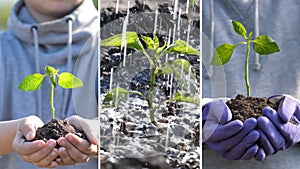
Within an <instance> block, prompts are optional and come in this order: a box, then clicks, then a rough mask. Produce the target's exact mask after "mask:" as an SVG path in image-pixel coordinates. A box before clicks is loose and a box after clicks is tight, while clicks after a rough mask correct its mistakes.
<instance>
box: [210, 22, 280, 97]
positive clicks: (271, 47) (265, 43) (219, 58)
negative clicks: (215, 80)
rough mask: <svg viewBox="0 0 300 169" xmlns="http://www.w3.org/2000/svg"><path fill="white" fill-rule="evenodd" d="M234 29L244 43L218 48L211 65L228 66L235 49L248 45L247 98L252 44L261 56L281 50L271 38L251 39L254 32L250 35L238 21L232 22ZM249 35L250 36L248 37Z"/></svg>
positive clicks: (246, 66) (224, 45)
mask: <svg viewBox="0 0 300 169" xmlns="http://www.w3.org/2000/svg"><path fill="white" fill-rule="evenodd" d="M231 23H232V27H233V29H234V31H235V32H236V33H237V34H239V35H241V36H242V37H243V38H244V40H245V41H244V42H239V43H236V44H230V43H225V44H222V45H220V46H218V47H217V48H216V52H214V55H213V58H212V61H211V64H212V65H215V66H221V65H224V64H226V63H227V62H228V61H229V60H230V58H231V56H232V53H233V51H234V49H235V48H236V47H238V46H240V45H246V46H247V51H246V59H245V82H246V89H247V96H250V83H249V66H248V60H249V55H250V51H251V43H253V49H254V51H255V52H256V53H258V54H260V55H269V54H272V53H275V52H280V49H279V47H278V45H277V43H276V42H275V41H274V40H273V39H272V38H271V37H269V36H266V35H260V36H258V37H256V38H255V39H251V37H252V32H250V33H249V34H248V33H247V30H246V29H245V27H244V25H243V24H242V23H240V22H238V21H234V20H232V21H231ZM247 34H248V35H247Z"/></svg>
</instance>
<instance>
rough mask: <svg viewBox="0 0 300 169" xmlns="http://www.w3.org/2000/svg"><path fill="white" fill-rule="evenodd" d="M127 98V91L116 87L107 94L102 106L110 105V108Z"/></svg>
mask: <svg viewBox="0 0 300 169" xmlns="http://www.w3.org/2000/svg"><path fill="white" fill-rule="evenodd" d="M128 97H129V91H128V90H126V89H124V88H121V87H117V88H113V89H112V90H111V92H108V93H107V94H106V95H105V97H104V100H103V104H104V105H109V104H112V105H111V106H118V105H119V104H120V103H121V102H122V101H124V100H126V99H127V98H128Z"/></svg>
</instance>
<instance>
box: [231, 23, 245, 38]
mask: <svg viewBox="0 0 300 169" xmlns="http://www.w3.org/2000/svg"><path fill="white" fill-rule="evenodd" d="M231 23H232V26H233V29H234V31H235V32H236V33H238V34H239V35H242V36H243V37H244V38H245V39H246V37H247V36H246V35H247V31H246V28H245V27H244V25H243V24H242V23H240V22H238V21H234V20H231Z"/></svg>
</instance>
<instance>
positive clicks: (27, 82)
mask: <svg viewBox="0 0 300 169" xmlns="http://www.w3.org/2000/svg"><path fill="white" fill-rule="evenodd" d="M45 71H46V73H45V74H39V73H34V74H30V75H28V76H26V77H25V78H24V79H23V80H22V82H21V83H20V84H19V87H18V88H19V89H20V90H24V91H27V92H30V91H35V90H38V89H39V88H40V87H41V85H42V83H43V81H44V79H45V77H47V76H48V77H49V78H50V82H51V93H50V106H51V108H52V119H54V118H55V108H54V103H53V102H54V88H55V87H56V86H57V84H58V85H59V86H61V87H62V88H66V89H72V88H77V87H82V86H83V83H82V81H81V80H80V79H79V78H78V77H76V76H74V75H73V74H71V73H68V72H62V73H61V74H59V73H58V72H59V70H56V69H54V68H53V67H51V66H46V67H45ZM56 79H57V80H56Z"/></svg>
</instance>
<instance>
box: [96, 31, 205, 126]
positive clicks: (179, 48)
mask: <svg viewBox="0 0 300 169" xmlns="http://www.w3.org/2000/svg"><path fill="white" fill-rule="evenodd" d="M125 36H126V38H123V37H124V34H118V35H114V36H111V37H109V38H106V39H104V40H102V41H101V46H108V47H112V46H114V47H121V46H123V45H122V43H124V41H125V45H124V46H127V48H131V49H135V50H136V51H139V52H141V53H142V54H143V55H144V56H145V57H146V58H147V60H148V62H149V69H150V84H149V89H148V95H147V96H145V95H144V94H143V93H142V92H139V91H134V90H127V89H124V88H121V87H117V88H113V89H112V90H111V91H109V92H108V93H107V94H106V96H105V98H104V101H103V104H104V105H110V106H118V104H119V103H120V102H121V101H123V100H126V99H127V98H128V97H129V96H130V95H131V94H137V95H140V96H141V97H142V98H143V99H144V100H146V101H147V103H148V108H149V111H150V120H151V123H152V124H154V125H157V122H156V120H155V116H154V113H155V111H156V109H157V108H158V106H154V105H153V102H152V101H153V94H154V85H155V77H156V75H157V74H173V75H174V77H176V78H177V80H179V82H180V84H182V86H183V88H188V86H192V87H189V90H190V91H192V92H191V93H195V92H196V89H197V87H196V84H195V83H192V85H188V84H187V83H188V82H187V80H185V79H184V78H183V76H184V75H183V74H185V75H187V74H189V71H190V70H192V71H194V70H193V69H192V67H191V65H190V63H189V62H188V61H187V60H185V59H175V60H173V61H167V62H162V61H161V58H162V57H163V56H164V55H166V54H167V53H175V54H187V55H196V56H200V52H199V51H198V50H197V49H195V48H193V47H191V46H190V45H188V44H187V43H186V42H185V41H183V40H175V42H174V43H173V44H171V45H167V43H166V42H163V45H161V46H160V45H159V44H160V42H159V38H158V37H157V35H155V34H153V36H152V37H150V36H143V35H141V36H140V38H139V36H138V34H137V33H136V32H126V33H125ZM140 39H141V40H140ZM142 42H143V43H144V46H145V47H144V46H143V44H142ZM190 74H192V75H191V76H190V79H191V81H193V82H195V81H196V77H195V75H194V74H193V73H190ZM166 101H181V102H190V103H197V104H198V103H199V98H198V97H197V96H193V95H191V94H190V93H188V92H187V90H180V91H177V92H174V94H173V96H172V97H171V98H170V99H169V100H166Z"/></svg>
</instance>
